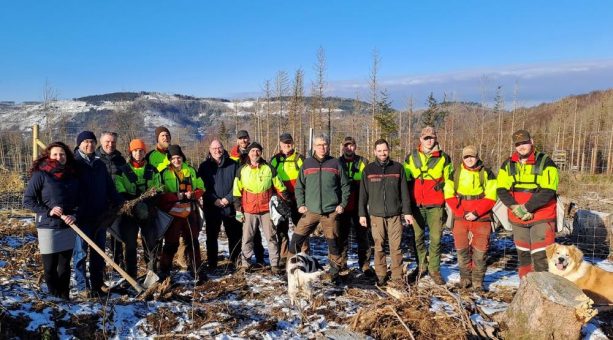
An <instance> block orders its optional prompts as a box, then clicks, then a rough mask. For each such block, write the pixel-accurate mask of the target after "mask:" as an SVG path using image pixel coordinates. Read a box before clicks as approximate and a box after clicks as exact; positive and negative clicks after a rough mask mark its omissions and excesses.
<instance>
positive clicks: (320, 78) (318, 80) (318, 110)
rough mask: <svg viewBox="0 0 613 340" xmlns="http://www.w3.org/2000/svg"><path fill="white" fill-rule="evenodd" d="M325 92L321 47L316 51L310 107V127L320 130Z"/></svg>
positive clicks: (324, 71) (323, 61) (324, 54)
mask: <svg viewBox="0 0 613 340" xmlns="http://www.w3.org/2000/svg"><path fill="white" fill-rule="evenodd" d="M325 90H326V53H325V51H324V48H323V47H321V46H320V47H319V49H318V50H317V63H316V64H315V81H314V82H313V86H312V90H311V92H312V95H311V97H312V105H311V119H310V127H312V128H315V129H317V130H321V128H322V127H323V109H324V93H325Z"/></svg>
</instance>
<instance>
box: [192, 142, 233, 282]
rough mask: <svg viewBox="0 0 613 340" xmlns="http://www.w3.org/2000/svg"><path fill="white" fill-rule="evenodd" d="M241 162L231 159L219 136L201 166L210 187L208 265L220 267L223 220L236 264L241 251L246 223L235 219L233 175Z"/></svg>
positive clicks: (206, 216)
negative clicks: (218, 241) (220, 241)
mask: <svg viewBox="0 0 613 340" xmlns="http://www.w3.org/2000/svg"><path fill="white" fill-rule="evenodd" d="M237 170H238V164H237V163H236V162H234V161H232V160H231V159H230V156H229V155H228V152H227V151H226V150H224V147H223V145H222V144H221V142H220V141H219V140H217V139H214V140H213V141H212V142H211V144H210V145H209V154H208V156H207V158H206V159H205V160H204V162H202V163H201V164H200V167H198V176H199V177H200V178H202V180H203V181H204V186H205V187H206V188H207V190H206V192H205V193H204V206H205V207H204V219H205V220H206V253H207V262H208V268H209V270H210V271H213V270H215V269H216V268H217V257H218V243H217V239H218V237H219V231H220V230H221V224H222V223H223V226H224V230H225V232H226V236H227V237H228V248H229V249H228V253H229V255H230V261H231V262H232V264H233V265H236V264H237V261H238V260H239V258H240V257H239V256H240V253H241V237H242V236H243V225H242V223H240V222H238V221H237V220H236V210H235V209H234V195H233V192H232V189H233V186H234V177H235V176H236V171H237Z"/></svg>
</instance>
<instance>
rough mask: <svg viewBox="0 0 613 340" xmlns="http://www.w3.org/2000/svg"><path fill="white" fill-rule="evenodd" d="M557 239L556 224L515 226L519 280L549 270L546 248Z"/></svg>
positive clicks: (514, 235) (543, 223)
mask: <svg viewBox="0 0 613 340" xmlns="http://www.w3.org/2000/svg"><path fill="white" fill-rule="evenodd" d="M555 238H556V224H555V222H537V223H535V224H532V225H519V224H513V241H514V242H515V248H516V249H517V257H518V259H519V267H518V271H519V278H520V279H521V278H523V277H524V276H526V274H528V273H530V272H532V271H535V272H546V271H547V270H548V264H547V254H546V253H545V248H547V246H549V245H551V244H553V243H554V242H555Z"/></svg>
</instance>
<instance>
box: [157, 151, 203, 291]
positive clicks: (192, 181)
mask: <svg viewBox="0 0 613 340" xmlns="http://www.w3.org/2000/svg"><path fill="white" fill-rule="evenodd" d="M168 158H169V159H170V165H168V167H167V168H166V169H164V170H163V171H162V172H161V174H160V176H161V179H162V184H163V185H164V194H162V195H161V197H160V198H159V200H158V202H159V203H158V204H159V206H160V208H161V209H162V210H164V211H166V212H168V213H169V214H170V215H172V216H173V218H174V219H173V221H172V223H171V224H170V227H169V228H168V230H167V231H166V234H165V235H164V246H163V247H162V255H161V257H160V277H161V278H164V277H167V276H168V275H170V270H171V269H172V259H173V257H174V255H175V253H176V252H177V249H178V248H179V237H183V240H184V241H185V253H186V255H187V258H188V260H189V261H190V262H188V267H190V266H191V268H190V271H191V272H192V273H193V274H194V278H195V279H197V280H198V281H197V283H198V284H200V283H203V282H204V281H206V280H207V276H206V270H204V268H203V267H202V259H201V257H200V256H201V255H200V243H199V242H198V234H199V233H200V223H201V220H200V216H199V214H198V211H197V209H198V207H197V206H196V205H197V204H200V203H199V200H200V198H201V197H202V195H203V194H204V190H205V188H204V182H203V181H202V179H201V178H199V177H197V175H196V170H195V169H194V168H192V167H191V166H189V165H188V164H187V163H185V155H184V154H183V151H182V150H181V147H180V146H178V145H170V146H169V147H168Z"/></svg>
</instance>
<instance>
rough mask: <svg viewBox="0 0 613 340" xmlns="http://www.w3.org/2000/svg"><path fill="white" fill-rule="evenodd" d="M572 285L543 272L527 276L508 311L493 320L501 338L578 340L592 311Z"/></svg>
mask: <svg viewBox="0 0 613 340" xmlns="http://www.w3.org/2000/svg"><path fill="white" fill-rule="evenodd" d="M592 304H593V301H592V300H590V298H588V297H587V296H586V295H585V294H583V292H582V291H581V290H580V289H579V288H577V286H575V285H574V284H573V283H572V282H570V281H568V280H566V279H564V278H562V277H560V276H556V275H553V274H551V273H547V272H540V273H530V274H528V275H527V276H526V277H525V278H524V279H523V280H522V282H521V284H520V286H519V289H518V290H517V293H516V294H515V297H514V298H513V301H512V302H511V304H510V305H509V308H508V309H507V310H506V311H505V312H504V313H501V314H500V315H499V316H497V317H495V319H497V321H498V322H499V323H500V324H502V325H503V327H502V328H503V330H504V331H503V338H505V339H579V338H581V327H582V326H583V324H585V323H586V322H587V321H589V320H590V319H591V318H592V317H593V316H595V315H596V311H595V310H594V309H593V308H592Z"/></svg>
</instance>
